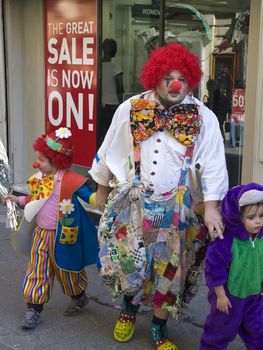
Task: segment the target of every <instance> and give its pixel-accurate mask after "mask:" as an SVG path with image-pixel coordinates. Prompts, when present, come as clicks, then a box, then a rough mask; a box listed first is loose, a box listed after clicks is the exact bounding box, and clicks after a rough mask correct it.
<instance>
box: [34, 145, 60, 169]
mask: <svg viewBox="0 0 263 350" xmlns="http://www.w3.org/2000/svg"><path fill="white" fill-rule="evenodd" d="M36 154H37V161H38V163H39V170H40V171H41V173H42V174H45V175H52V174H55V173H56V172H57V168H56V167H55V166H54V165H52V164H51V162H50V160H49V159H48V158H47V157H46V156H45V155H44V154H43V153H41V152H38V151H37V152H36Z"/></svg>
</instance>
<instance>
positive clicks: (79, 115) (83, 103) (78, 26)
mask: <svg viewBox="0 0 263 350" xmlns="http://www.w3.org/2000/svg"><path fill="white" fill-rule="evenodd" d="M96 11H97V1H96V0H89V1H86V0H67V1H64V0H45V23H44V24H45V128H46V132H47V133H48V132H51V131H53V130H54V129H57V128H59V127H68V128H70V130H71V132H72V134H73V146H74V164H76V165H81V166H87V167H88V166H90V165H91V163H92V159H93V157H94V155H95V153H96V84H97V81H96V76H97V74H96V33H97V13H96Z"/></svg>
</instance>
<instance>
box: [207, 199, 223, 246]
mask: <svg viewBox="0 0 263 350" xmlns="http://www.w3.org/2000/svg"><path fill="white" fill-rule="evenodd" d="M219 203H220V202H219V201H207V202H205V216H204V220H205V225H206V227H207V228H208V231H209V234H210V237H211V240H212V241H213V240H214V239H215V238H216V237H219V238H220V239H223V238H224V235H223V231H224V225H223V221H222V217H221V214H220V210H219Z"/></svg>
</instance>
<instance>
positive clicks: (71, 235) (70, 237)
mask: <svg viewBox="0 0 263 350" xmlns="http://www.w3.org/2000/svg"><path fill="white" fill-rule="evenodd" d="M77 237H78V226H75V227H67V226H62V228H61V233H60V237H59V242H60V243H61V244H74V243H76V242H77Z"/></svg>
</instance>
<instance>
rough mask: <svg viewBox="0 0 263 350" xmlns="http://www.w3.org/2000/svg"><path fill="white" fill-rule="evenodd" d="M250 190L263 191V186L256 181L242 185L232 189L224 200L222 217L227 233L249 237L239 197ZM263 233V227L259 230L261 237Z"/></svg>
mask: <svg viewBox="0 0 263 350" xmlns="http://www.w3.org/2000/svg"><path fill="white" fill-rule="evenodd" d="M250 190H258V191H263V186H261V185H259V184H256V183H249V184H246V185H240V186H236V187H233V188H232V189H230V190H229V191H228V192H227V194H226V196H225V198H224V199H223V202H222V208H221V212H222V217H223V222H224V225H225V233H228V234H231V235H233V236H234V237H236V238H238V239H242V240H246V239H248V238H249V234H248V232H247V231H246V229H245V226H244V224H243V222H242V220H241V213H240V209H239V199H240V197H241V196H242V194H243V193H245V192H247V191H250ZM262 235H263V228H262V229H261V230H260V232H259V237H261V236H262Z"/></svg>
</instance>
